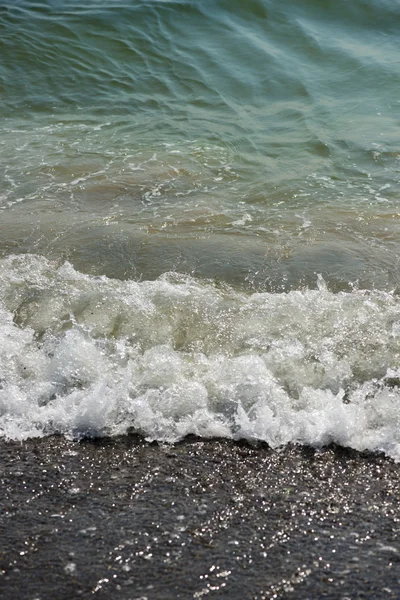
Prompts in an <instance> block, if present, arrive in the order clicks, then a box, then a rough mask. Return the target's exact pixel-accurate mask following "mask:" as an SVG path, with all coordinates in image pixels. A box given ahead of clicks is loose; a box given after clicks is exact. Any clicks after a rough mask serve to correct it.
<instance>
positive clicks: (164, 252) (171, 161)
mask: <svg viewBox="0 0 400 600" xmlns="http://www.w3.org/2000/svg"><path fill="white" fill-rule="evenodd" d="M399 16H400V15H399V8H398V6H397V5H396V4H395V3H389V2H377V1H376V0H375V1H372V0H368V1H367V0H365V1H362V0H357V1H355V2H352V3H351V4H349V3H345V2H335V3H333V2H323V3H320V2H318V3H317V2H313V1H311V0H309V1H307V2H299V1H296V0H292V1H291V2H285V3H284V5H281V4H279V3H277V2H272V1H266V0H254V1H252V2H246V3H244V2H240V1H234V2H223V1H219V2H200V1H187V2H184V1H183V2H176V1H175V2H174V1H154V0H152V1H150V0H145V1H141V2H129V3H128V2H125V1H119V2H111V3H110V2H104V1H103V0H97V1H95V2H94V1H91V2H86V3H85V6H81V5H80V4H78V3H71V2H66V1H63V0H59V1H56V0H47V1H46V2H32V1H31V0H26V1H18V2H13V3H10V2H4V1H0V53H1V60H0V92H1V98H2V103H1V105H0V114H1V117H2V118H1V124H0V128H1V136H0V181H1V187H0V255H1V257H2V259H1V264H0V281H1V288H0V295H1V303H2V304H1V322H0V335H1V336H2V346H1V347H2V351H1V352H0V357H1V359H0V380H1V382H2V383H1V386H2V389H1V390H0V394H1V396H0V398H1V417H0V423H1V425H0V426H1V432H2V434H3V435H5V436H6V437H11V438H17V439H22V438H26V437H27V436H30V435H35V436H37V435H43V434H50V433H55V432H63V433H65V434H66V435H69V436H78V437H80V436H82V435H87V434H91V435H103V434H110V433H111V434H119V433H123V432H125V431H127V430H134V431H139V432H141V433H143V434H144V435H145V436H148V437H149V438H150V439H167V440H176V439H180V438H181V437H183V436H185V435H186V434H188V433H196V434H197V435H205V436H214V435H218V436H221V435H222V436H227V437H234V438H239V437H246V438H250V439H253V438H257V439H263V440H266V441H268V443H270V444H271V445H273V446H279V445H281V444H284V443H287V442H289V441H295V442H300V443H306V444H312V445H322V444H325V443H329V442H331V441H334V442H337V443H340V444H343V445H349V446H352V447H354V448H357V449H364V448H367V449H370V450H384V451H385V452H386V453H388V454H389V455H390V456H393V457H395V458H398V457H399V456H400V446H399V442H400V438H399V435H398V433H397V430H398V402H399V372H398V369H399V367H400V365H399V355H398V352H399V350H398V334H399V330H400V324H399V311H398V284H399V253H398V224H399V217H400V212H399V209H398V194H399V188H400V183H399V182H400V179H399V172H400V142H399V140H400V129H399V121H398V115H399V108H400V101H399V100H398V99H397V96H398V89H397V88H398V86H397V81H398V77H399V72H400V62H399V60H398V56H399V54H398V50H399V48H398V31H397V29H398V28H397V22H398V18H399Z"/></svg>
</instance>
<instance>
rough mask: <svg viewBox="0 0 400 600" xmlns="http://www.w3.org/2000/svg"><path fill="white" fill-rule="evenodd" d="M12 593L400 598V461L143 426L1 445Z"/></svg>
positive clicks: (5, 568)
mask: <svg viewBox="0 0 400 600" xmlns="http://www.w3.org/2000/svg"><path fill="white" fill-rule="evenodd" d="M0 481H1V532H0V539H1V545H0V597H1V598H2V600H25V599H26V600H28V599H29V600H39V599H40V600H67V599H68V600H74V599H76V598H99V599H100V598H101V599H108V598H110V599H111V598H112V599H124V600H134V599H136V600H138V599H141V600H144V599H148V600H152V599H157V600H158V599H175V598H202V597H207V598H230V599H236V598H237V599H238V600H239V599H241V600H243V599H247V598H252V599H257V600H261V599H262V598H268V599H270V598H293V599H296V600H297V599H306V598H309V599H315V598H332V599H341V600H348V599H354V598H374V599H379V598H399V597H400V543H399V532H400V504H399V500H400V490H399V485H398V481H399V466H398V465H396V464H395V463H394V462H393V461H392V460H389V459H387V458H385V457H383V456H377V455H371V454H365V455H362V454H360V453H356V452H353V451H350V450H345V449H342V448H336V447H330V448H327V449H325V450H322V451H315V450H313V449H309V448H300V447H286V448H285V449H283V450H281V451H273V450H271V449H270V448H268V447H267V446H265V445H258V446H251V445H249V444H245V443H235V442H231V441H227V440H211V441H204V440H199V439H195V438H194V439H188V440H185V441H184V442H182V443H180V444H177V445H174V446H168V445H158V444H149V443H147V442H145V441H144V440H143V439H141V438H138V437H136V436H126V437H123V438H118V439H112V440H111V439H101V440H95V441H90V440H85V441H81V442H72V441H67V440H65V439H64V438H61V437H48V438H44V439H38V440H29V441H26V442H23V443H16V442H4V441H2V442H1V444H0Z"/></svg>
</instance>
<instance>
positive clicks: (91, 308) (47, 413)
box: [0, 255, 400, 459]
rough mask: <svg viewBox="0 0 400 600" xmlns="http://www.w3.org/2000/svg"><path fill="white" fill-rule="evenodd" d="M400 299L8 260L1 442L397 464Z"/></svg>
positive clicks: (2, 311) (2, 312)
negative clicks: (250, 446) (240, 451)
mask: <svg viewBox="0 0 400 600" xmlns="http://www.w3.org/2000/svg"><path fill="white" fill-rule="evenodd" d="M399 357H400V301H399V299H398V298H397V296H395V295H393V294H390V293H385V292H365V291H354V292H352V293H339V294H333V293H331V292H330V291H329V290H328V289H327V288H326V286H325V285H324V282H323V281H322V280H320V282H319V288H318V289H317V290H304V291H292V292H290V293H286V294H270V293H257V294H252V295H249V294H246V293H242V292H238V291H235V290H234V289H232V288H230V287H228V286H226V287H224V286H217V285H214V284H213V283H211V282H207V281H200V280H195V279H192V278H189V277H184V276H180V275H176V274H173V273H170V274H165V275H164V276H163V277H161V278H159V279H158V280H156V281H143V282H135V281H119V280H112V279H107V278H106V277H90V276H87V275H84V274H82V273H79V272H77V271H75V270H74V268H73V267H72V266H71V265H70V264H68V263H65V264H63V265H61V266H56V265H54V264H52V263H50V262H48V261H47V260H45V259H44V258H42V257H39V256H33V255H23V256H12V257H8V258H5V259H3V260H2V261H0V433H1V435H2V436H5V437H6V438H11V439H20V440H22V439H25V438H27V437H30V436H43V435H48V434H52V433H62V434H64V435H66V436H69V437H71V436H72V437H78V438H79V437H81V436H84V435H118V434H121V433H125V432H127V431H128V430H134V431H137V432H140V433H142V434H144V435H145V436H146V437H147V438H148V439H157V440H164V441H171V442H173V441H177V440H179V439H181V438H183V437H184V436H185V435H188V434H191V433H192V434H196V435H200V436H206V437H210V436H224V437H230V438H235V439H237V438H247V439H260V440H265V441H266V442H268V443H269V444H270V445H271V446H273V447H278V446H280V445H282V444H286V443H288V442H294V443H301V444H311V445H314V446H321V445H324V444H328V443H330V442H336V443H338V444H341V445H344V446H350V447H352V448H355V449H358V450H365V449H368V450H372V451H375V450H381V451H384V452H385V453H386V454H388V455H389V456H392V457H394V458H395V459H400V426H399V425H400V368H399V367H400V361H399Z"/></svg>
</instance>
